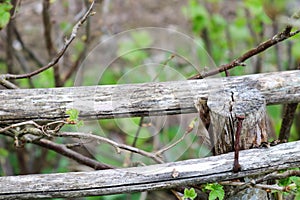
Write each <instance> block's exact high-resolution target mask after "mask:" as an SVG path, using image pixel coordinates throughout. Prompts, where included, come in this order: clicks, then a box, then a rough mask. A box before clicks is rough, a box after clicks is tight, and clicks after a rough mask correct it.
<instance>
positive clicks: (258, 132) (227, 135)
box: [207, 87, 268, 155]
mask: <svg viewBox="0 0 300 200" xmlns="http://www.w3.org/2000/svg"><path fill="white" fill-rule="evenodd" d="M207 105H208V107H209V114H210V122H211V128H210V129H209V132H210V137H211V142H212V144H213V146H214V148H213V149H214V155H219V154H223V153H227V152H230V151H233V150H234V149H235V148H234V146H233V145H234V142H233V141H235V140H236V138H235V134H236V131H237V126H238V121H239V120H238V118H240V117H242V118H243V120H242V121H243V122H242V124H243V125H242V129H241V134H240V140H239V149H249V148H251V147H258V146H260V145H261V143H263V142H267V139H268V138H267V131H268V130H267V119H266V117H267V115H266V102H265V99H264V98H263V96H262V95H261V94H260V92H259V91H258V90H257V89H256V88H247V87H242V88H239V87H236V88H234V89H229V90H227V91H222V92H218V93H215V94H213V96H212V97H211V98H208V101H207Z"/></svg>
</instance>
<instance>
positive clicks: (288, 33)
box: [189, 26, 300, 79]
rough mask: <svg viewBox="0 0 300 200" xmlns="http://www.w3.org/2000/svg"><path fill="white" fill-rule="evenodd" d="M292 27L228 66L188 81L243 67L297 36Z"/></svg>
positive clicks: (288, 27) (193, 77)
mask: <svg viewBox="0 0 300 200" xmlns="http://www.w3.org/2000/svg"><path fill="white" fill-rule="evenodd" d="M291 30H292V27H291V26H287V27H286V28H285V29H284V30H283V31H282V32H280V33H278V34H276V35H275V36H273V37H272V38H271V39H269V40H267V41H265V42H263V43H261V44H259V45H258V46H257V47H255V48H253V49H250V50H249V51H247V52H246V53H244V54H243V55H242V56H240V57H239V58H237V59H235V60H233V61H232V62H230V63H228V64H224V65H221V66H220V67H219V68H217V69H214V70H211V71H209V72H206V73H203V74H197V75H195V76H192V77H191V78H189V79H203V78H205V77H208V76H213V75H216V74H218V73H221V72H224V71H226V70H229V69H232V68H234V67H237V66H245V63H244V62H245V61H246V60H247V59H249V58H251V57H253V56H255V55H257V54H259V53H261V52H263V51H265V50H267V49H268V48H270V47H272V46H274V45H275V44H277V43H279V42H282V41H284V40H286V39H288V38H290V37H293V36H294V35H297V34H298V33H299V32H300V30H296V31H294V32H291Z"/></svg>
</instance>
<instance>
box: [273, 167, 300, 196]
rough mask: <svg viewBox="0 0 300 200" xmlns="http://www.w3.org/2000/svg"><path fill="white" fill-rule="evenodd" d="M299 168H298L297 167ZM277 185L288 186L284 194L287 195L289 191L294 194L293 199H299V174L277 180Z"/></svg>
mask: <svg viewBox="0 0 300 200" xmlns="http://www.w3.org/2000/svg"><path fill="white" fill-rule="evenodd" d="M298 170H299V168H298ZM278 185H280V186H284V187H287V188H288V190H289V191H288V192H284V194H286V195H288V194H290V193H292V194H294V195H295V199H296V200H298V199H300V177H299V176H290V177H287V178H284V179H281V180H279V183H278Z"/></svg>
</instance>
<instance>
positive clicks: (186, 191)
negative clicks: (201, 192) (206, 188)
mask: <svg viewBox="0 0 300 200" xmlns="http://www.w3.org/2000/svg"><path fill="white" fill-rule="evenodd" d="M196 197H197V193H196V192H195V189H194V188H191V189H187V188H185V189H184V195H183V198H184V199H188V198H189V199H192V200H193V199H195V198H196Z"/></svg>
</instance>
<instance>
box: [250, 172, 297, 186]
mask: <svg viewBox="0 0 300 200" xmlns="http://www.w3.org/2000/svg"><path fill="white" fill-rule="evenodd" d="M290 176H300V170H288V171H285V172H283V173H277V172H276V173H272V174H268V175H266V176H264V177H261V178H258V179H255V180H252V181H250V182H251V184H257V183H262V182H265V181H269V180H279V179H284V178H287V177H290Z"/></svg>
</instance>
